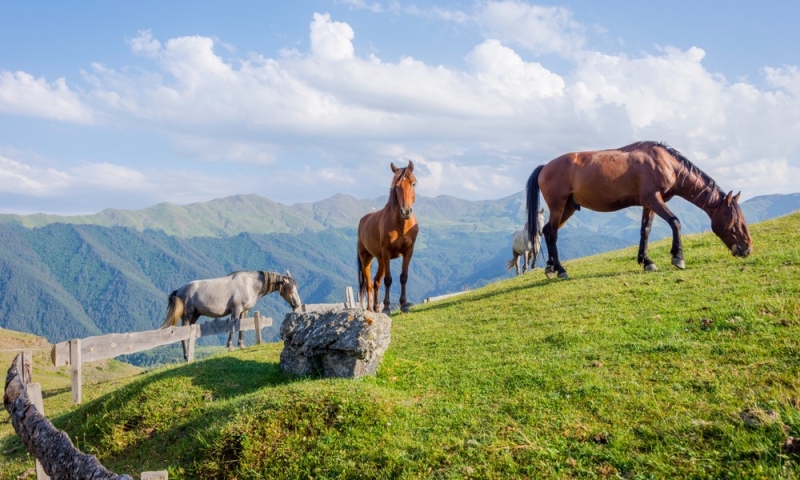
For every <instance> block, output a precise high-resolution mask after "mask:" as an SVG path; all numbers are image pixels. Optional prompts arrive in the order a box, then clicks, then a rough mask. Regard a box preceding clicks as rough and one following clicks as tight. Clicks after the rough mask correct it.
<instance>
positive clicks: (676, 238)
mask: <svg viewBox="0 0 800 480" xmlns="http://www.w3.org/2000/svg"><path fill="white" fill-rule="evenodd" d="M650 200H651V201H650V202H648V203H649V205H647V207H649V208H650V209H651V210H653V211H654V212H655V214H656V215H658V216H659V217H661V218H663V219H664V221H666V222H667V224H668V225H669V226H670V228H672V248H671V249H670V251H669V252H670V253H671V254H672V264H673V265H675V266H676V267H678V268H680V269H681V270H683V269H684V268H686V262H685V261H684V259H683V245H682V244H681V221H680V220H678V217H676V216H675V215H674V214H673V213H672V211H670V209H669V208H667V204H666V203H664V200H663V199H662V198H661V193H660V192H656V193H655V194H653V196H652V197H651V199H650Z"/></svg>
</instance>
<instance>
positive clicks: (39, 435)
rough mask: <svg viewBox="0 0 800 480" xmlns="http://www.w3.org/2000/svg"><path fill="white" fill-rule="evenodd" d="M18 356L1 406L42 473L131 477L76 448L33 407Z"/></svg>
mask: <svg viewBox="0 0 800 480" xmlns="http://www.w3.org/2000/svg"><path fill="white" fill-rule="evenodd" d="M21 357H22V354H20V355H17V358H16V359H15V360H14V362H13V363H12V364H11V368H9V369H8V374H7V375H6V385H5V387H6V388H5V393H4V395H3V405H5V407H6V410H7V411H8V414H9V415H10V416H11V424H12V425H13V426H14V431H15V432H17V435H18V436H19V438H20V439H21V440H22V443H23V444H24V445H25V448H26V449H27V450H28V452H29V453H30V454H31V455H33V456H34V457H36V458H37V459H38V460H39V462H40V463H41V464H42V467H43V468H44V471H45V473H47V475H49V476H50V478H52V479H54V480H73V479H74V480H78V479H92V480H133V479H132V477H130V476H128V475H117V474H116V473H114V472H111V471H110V470H108V469H106V467H104V466H103V465H101V464H100V462H98V461H97V458H95V456H94V455H87V454H85V453H83V452H81V451H80V450H78V449H77V448H75V446H74V445H73V444H72V441H71V440H70V439H69V436H68V435H67V434H66V433H65V432H63V431H61V430H58V429H57V428H56V427H54V426H53V424H52V423H51V422H50V420H48V419H47V417H45V416H44V415H42V414H41V413H40V412H39V411H38V410H37V409H36V406H35V405H33V403H31V401H30V398H29V397H28V393H27V390H26V388H25V384H24V383H22V378H20V372H19V367H18V365H20V364H21V363H22V358H21Z"/></svg>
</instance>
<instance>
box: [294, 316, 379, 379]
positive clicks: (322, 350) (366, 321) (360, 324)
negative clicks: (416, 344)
mask: <svg viewBox="0 0 800 480" xmlns="http://www.w3.org/2000/svg"><path fill="white" fill-rule="evenodd" d="M391 328H392V319H391V318H390V317H389V316H388V315H384V314H382V313H374V312H367V311H365V310H362V309H360V308H357V309H336V310H333V311H329V312H306V313H296V312H293V313H290V314H288V315H286V318H285V319H284V320H283V325H282V326H281V339H283V351H282V352H281V371H283V372H284V373H289V374H293V375H321V376H322V377H325V378H331V377H335V378H359V377H363V376H364V375H375V372H376V371H377V369H378V365H379V364H380V362H381V360H382V359H383V354H384V353H385V352H386V349H388V348H389V342H390V341H391Z"/></svg>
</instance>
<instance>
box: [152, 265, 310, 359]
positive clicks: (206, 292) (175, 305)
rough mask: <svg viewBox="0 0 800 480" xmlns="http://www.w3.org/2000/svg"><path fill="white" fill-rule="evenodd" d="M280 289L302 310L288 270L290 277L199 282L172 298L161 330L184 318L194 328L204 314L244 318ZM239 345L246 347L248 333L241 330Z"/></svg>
mask: <svg viewBox="0 0 800 480" xmlns="http://www.w3.org/2000/svg"><path fill="white" fill-rule="evenodd" d="M276 290H278V291H279V292H280V295H281V297H283V299H284V300H286V302H287V303H288V304H289V305H291V307H292V309H293V310H294V309H296V308H297V307H299V306H300V305H301V304H302V302H301V301H300V294H299V293H297V283H296V282H295V281H294V279H293V278H292V275H291V274H290V273H289V272H288V271H287V272H286V275H281V274H280V273H275V272H263V271H254V270H249V271H239V272H233V273H231V274H229V275H227V276H225V277H220V278H210V279H206V280H195V281H193V282H189V283H187V284H186V285H184V286H182V287H181V288H179V289H177V290H175V291H174V292H172V293H171V294H170V295H169V303H168V305H167V315H166V318H165V319H164V323H163V324H162V325H161V328H166V327H169V326H175V325H177V323H178V319H179V318H180V319H181V320H182V321H183V325H184V326H185V325H193V324H194V323H195V322H197V319H198V318H200V316H201V315H205V316H207V317H211V318H220V317H224V316H225V315H228V314H230V316H231V320H233V319H237V318H238V319H242V318H244V316H245V315H247V312H248V311H249V310H250V309H251V308H253V306H254V305H255V304H256V302H257V301H258V299H259V298H261V297H263V296H264V295H267V294H268V293H272V292H274V291H276ZM239 346H240V347H242V346H244V332H242V331H241V330H239ZM186 348H187V345H186V341H184V342H183V358H184V359H187V360H188V357H187V351H186ZM231 348H233V332H232V331H231V332H230V333H229V334H228V349H229V350H230V349H231Z"/></svg>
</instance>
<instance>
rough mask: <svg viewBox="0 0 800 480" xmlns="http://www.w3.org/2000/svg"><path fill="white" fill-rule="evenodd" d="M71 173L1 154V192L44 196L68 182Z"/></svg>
mask: <svg viewBox="0 0 800 480" xmlns="http://www.w3.org/2000/svg"><path fill="white" fill-rule="evenodd" d="M68 181H69V175H67V174H65V173H63V172H59V171H57V170H55V169H53V168H37V167H32V166H30V165H27V164H25V163H22V162H19V161H16V160H13V159H10V158H7V157H4V156H0V192H2V193H15V194H20V195H31V196H34V197H43V196H48V195H52V192H53V189H57V190H60V189H61V188H62V186H63V185H65V184H66V183H68Z"/></svg>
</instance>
